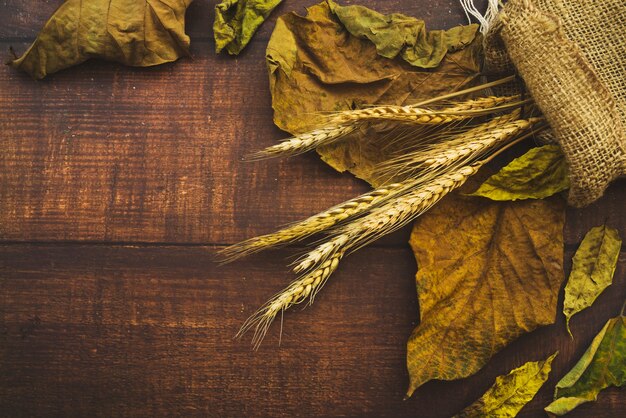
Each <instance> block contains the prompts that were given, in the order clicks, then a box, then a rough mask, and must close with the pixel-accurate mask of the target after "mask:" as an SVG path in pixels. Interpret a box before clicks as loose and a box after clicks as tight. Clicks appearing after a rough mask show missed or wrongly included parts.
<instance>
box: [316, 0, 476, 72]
mask: <svg viewBox="0 0 626 418" xmlns="http://www.w3.org/2000/svg"><path fill="white" fill-rule="evenodd" d="M328 4H329V6H330V9H331V10H332V12H333V13H334V14H336V15H337V17H338V18H339V20H340V21H341V23H342V24H343V25H344V26H345V28H346V29H347V30H348V32H350V33H351V34H352V35H354V36H357V37H359V38H366V39H369V40H370V41H371V42H372V43H373V44H374V45H376V50H377V51H378V54H379V55H381V56H383V57H385V58H395V57H397V56H401V57H402V58H403V59H404V60H405V61H406V62H408V63H409V64H411V65H414V66H416V67H421V68H434V67H437V66H438V65H439V63H440V62H441V60H442V59H443V58H444V57H445V55H446V54H447V53H448V52H449V51H456V50H458V49H462V48H464V47H465V46H467V45H469V44H470V43H471V42H472V41H473V40H474V38H475V37H476V31H477V29H478V27H477V26H476V25H468V26H457V27H455V28H452V29H449V30H447V31H444V30H432V31H426V24H425V23H424V21H423V20H420V19H416V18H414V17H410V16H406V15H403V14H400V13H392V14H390V15H383V14H381V13H378V12H376V11H374V10H371V9H368V8H367V7H363V6H346V7H342V6H339V5H337V4H336V3H335V2H333V1H330V0H329V1H328Z"/></svg>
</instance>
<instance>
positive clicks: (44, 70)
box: [9, 0, 192, 79]
mask: <svg viewBox="0 0 626 418" xmlns="http://www.w3.org/2000/svg"><path fill="white" fill-rule="evenodd" d="M191 1H192V0H170V1H167V2H164V1H159V0H89V1H81V0H67V1H66V2H65V3H63V4H62V5H61V6H60V7H59V8H58V9H57V10H56V12H54V14H53V15H52V17H51V18H50V19H49V20H48V21H47V22H46V24H45V25H44V27H43V29H42V30H41V32H39V35H37V39H35V42H33V44H32V45H31V46H30V48H29V49H28V50H27V51H26V52H25V53H24V55H22V56H21V57H20V58H18V59H15V60H13V61H11V62H10V63H9V64H10V65H11V66H12V67H14V68H17V69H20V70H22V71H25V72H27V73H28V74H30V75H31V76H33V77H34V78H38V79H40V78H44V77H45V76H46V75H48V74H52V73H54V72H57V71H59V70H62V69H64V68H68V67H71V66H73V65H76V64H80V63H82V62H84V61H87V60H88V59H90V58H100V59H104V60H109V61H117V62H121V63H123V64H126V65H132V66H138V67H147V66H151V65H158V64H163V63H166V62H171V61H176V60H177V59H178V58H180V57H181V56H185V55H188V54H189V52H188V48H189V37H188V36H187V35H186V34H185V11H186V10H187V7H188V6H189V5H190V4H191Z"/></svg>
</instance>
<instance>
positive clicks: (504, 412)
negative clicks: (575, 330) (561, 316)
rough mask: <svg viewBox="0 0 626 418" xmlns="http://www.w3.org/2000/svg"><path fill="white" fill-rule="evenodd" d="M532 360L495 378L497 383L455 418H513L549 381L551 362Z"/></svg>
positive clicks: (547, 360) (548, 360)
mask: <svg viewBox="0 0 626 418" xmlns="http://www.w3.org/2000/svg"><path fill="white" fill-rule="evenodd" d="M557 354H558V353H554V354H552V355H551V356H550V357H548V358H547V359H546V360H543V361H530V362H528V363H526V364H524V365H523V366H521V367H518V368H517V369H514V370H512V371H511V372H510V373H509V374H507V375H504V376H498V377H496V382H495V383H494V384H493V386H491V387H490V388H489V390H487V392H485V394H484V395H483V396H481V397H480V399H478V400H477V401H476V402H474V403H473V404H471V405H470V406H468V407H467V408H465V409H464V410H463V411H461V413H460V414H458V415H456V416H455V417H454V418H480V417H498V418H513V417H515V416H517V414H518V413H519V411H520V410H521V409H522V408H523V407H524V405H526V404H527V403H528V402H530V401H531V400H532V399H533V398H534V397H535V395H536V394H537V392H538V391H539V389H541V386H543V384H544V383H545V382H546V380H548V375H549V374H550V370H552V360H554V358H555V357H556V355H557Z"/></svg>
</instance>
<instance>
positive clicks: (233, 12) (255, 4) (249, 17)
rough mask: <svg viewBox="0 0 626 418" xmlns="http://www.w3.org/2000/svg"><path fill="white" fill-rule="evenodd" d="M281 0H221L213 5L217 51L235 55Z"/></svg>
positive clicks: (246, 43)
mask: <svg viewBox="0 0 626 418" xmlns="http://www.w3.org/2000/svg"><path fill="white" fill-rule="evenodd" d="M281 1H282V0H223V1H222V2H221V3H219V4H217V5H216V6H215V21H214V22H213V36H214V37H215V49H216V51H217V53H219V52H220V51H221V50H222V49H224V48H225V49H226V50H227V51H228V53H229V54H231V55H237V54H239V53H240V52H241V51H242V50H243V49H244V48H245V47H246V45H248V42H250V40H251V39H252V36H253V35H254V33H255V32H256V30H257V29H258V28H259V26H261V24H262V23H263V22H264V21H265V19H267V17H268V16H269V15H270V13H272V10H274V8H275V7H276V6H278V5H279V4H280V2H281Z"/></svg>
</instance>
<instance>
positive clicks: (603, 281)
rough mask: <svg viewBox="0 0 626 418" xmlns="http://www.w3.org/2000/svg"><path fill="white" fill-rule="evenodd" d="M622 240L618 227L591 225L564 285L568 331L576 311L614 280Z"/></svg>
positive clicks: (586, 306)
mask: <svg viewBox="0 0 626 418" xmlns="http://www.w3.org/2000/svg"><path fill="white" fill-rule="evenodd" d="M621 246H622V240H621V239H620V237H619V233H618V232H617V230H615V229H613V228H609V227H607V226H606V225H603V226H596V227H594V228H591V230H589V232H587V235H585V238H584V239H583V241H582V242H581V243H580V247H578V250H577V251H576V254H575V255H574V264H573V266H572V272H571V273H570V275H569V279H568V281H567V285H566V286H565V302H564V303H563V313H564V314H565V318H566V326H567V331H568V332H569V333H570V335H572V332H571V331H570V328H569V321H570V319H571V317H572V316H574V314H577V313H578V312H580V311H582V310H583V309H586V308H588V307H590V306H591V305H592V304H593V302H594V301H595V300H596V298H597V297H598V296H599V295H600V294H601V293H602V291H603V290H604V289H606V288H607V287H608V286H610V285H611V283H612V282H613V275H614V274H615V267H616V265H617V259H618V258H619V252H620V248H621Z"/></svg>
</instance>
